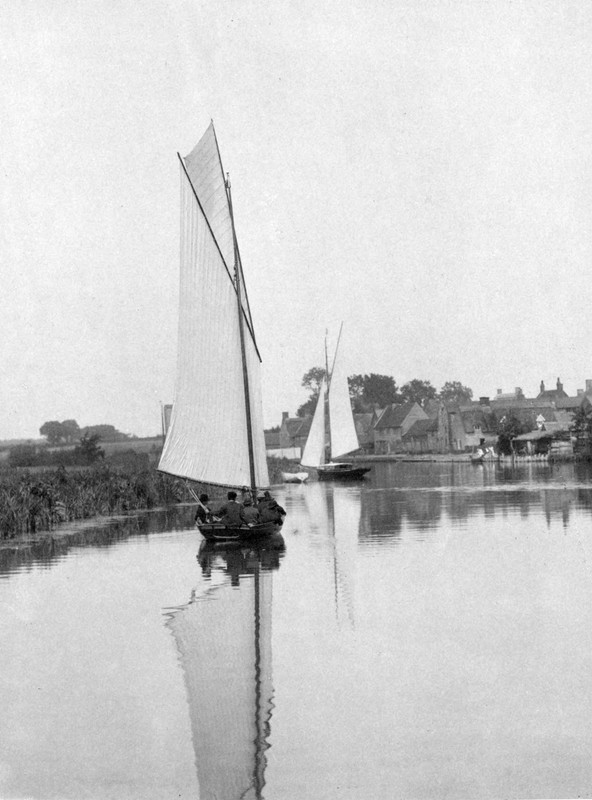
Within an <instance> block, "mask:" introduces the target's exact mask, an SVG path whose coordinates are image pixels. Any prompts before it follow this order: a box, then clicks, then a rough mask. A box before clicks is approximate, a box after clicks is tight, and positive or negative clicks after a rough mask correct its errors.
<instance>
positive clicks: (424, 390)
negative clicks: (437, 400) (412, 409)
mask: <svg viewBox="0 0 592 800" xmlns="http://www.w3.org/2000/svg"><path fill="white" fill-rule="evenodd" d="M435 396H436V389H435V388H434V387H433V386H432V384H431V383H430V382H429V381H422V380H419V378H414V379H413V380H412V381H408V382H407V383H406V384H405V385H404V386H402V387H401V399H402V400H403V402H404V403H419V405H420V406H424V405H425V404H426V403H427V402H428V401H429V400H433V399H434V397H435Z"/></svg>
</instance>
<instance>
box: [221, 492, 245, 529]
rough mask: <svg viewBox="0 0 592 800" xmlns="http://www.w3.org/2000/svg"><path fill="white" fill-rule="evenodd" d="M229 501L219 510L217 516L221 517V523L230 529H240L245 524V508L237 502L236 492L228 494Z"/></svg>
mask: <svg viewBox="0 0 592 800" xmlns="http://www.w3.org/2000/svg"><path fill="white" fill-rule="evenodd" d="M226 497H227V498H228V500H227V501H226V503H224V505H223V506H222V507H221V508H219V509H218V512H217V515H216V516H218V517H220V522H222V523H223V524H224V525H226V526H227V527H230V528H238V527H239V526H240V525H242V524H243V522H244V521H245V520H244V517H243V506H242V504H241V503H237V501H236V492H228V494H227V495H226Z"/></svg>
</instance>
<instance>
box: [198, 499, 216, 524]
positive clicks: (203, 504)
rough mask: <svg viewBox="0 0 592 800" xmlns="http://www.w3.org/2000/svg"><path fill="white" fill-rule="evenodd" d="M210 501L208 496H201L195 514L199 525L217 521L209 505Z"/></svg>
mask: <svg viewBox="0 0 592 800" xmlns="http://www.w3.org/2000/svg"><path fill="white" fill-rule="evenodd" d="M209 499H210V498H209V497H208V496H207V494H200V496H199V505H198V506H197V511H196V512H195V521H196V522H197V524H198V525H200V524H201V523H202V522H213V521H214V519H215V517H214V514H213V513H212V509H211V508H210V507H209V505H208V502H209Z"/></svg>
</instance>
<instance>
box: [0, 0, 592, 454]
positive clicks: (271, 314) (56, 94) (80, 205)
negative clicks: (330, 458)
mask: <svg viewBox="0 0 592 800" xmlns="http://www.w3.org/2000/svg"><path fill="white" fill-rule="evenodd" d="M0 26H1V27H0V30H2V42H3V47H2V53H1V55H0V64H1V72H0V78H1V82H0V97H1V98H2V100H1V102H2V125H1V126H0V167H1V170H2V181H1V190H0V191H1V208H2V220H1V225H0V255H1V265H2V292H1V294H0V341H1V342H2V348H1V351H0V352H1V361H0V370H1V381H0V438H2V439H3V438H16V437H35V436H38V435H39V434H38V430H39V427H40V425H41V424H42V423H43V422H44V421H46V420H49V419H57V420H60V421H61V420H63V419H68V418H70V419H71V418H73V419H76V420H77V421H78V423H79V424H80V425H81V426H83V425H92V424H98V423H110V424H113V425H115V426H116V427H117V428H119V429H120V430H122V431H125V432H127V433H133V434H137V435H149V434H152V433H157V432H158V431H159V428H160V411H159V403H160V401H164V402H170V401H171V400H172V397H173V389H174V371H175V359H176V336H177V287H178V253H179V244H178V242H179V167H178V161H177V157H176V152H177V151H180V152H181V154H182V155H186V154H187V153H188V152H189V151H190V150H191V149H192V147H193V146H194V144H195V143H196V142H197V140H198V139H199V138H200V136H201V135H202V133H203V131H204V130H205V128H206V126H207V125H208V123H209V121H210V119H211V118H212V119H213V120H214V123H215V125H216V131H217V135H218V140H219V144H220V148H221V152H222V158H223V161H224V167H225V169H226V170H228V171H229V172H230V174H231V178H232V186H233V200H234V205H235V215H236V222H237V228H238V236H239V242H240V247H241V254H242V257H243V264H244V269H245V275H246V280H247V286H248V290H249V297H250V300H251V307H252V311H253V317H254V322H255V328H256V333H257V337H258V342H259V347H260V351H261V353H262V356H263V360H264V364H263V372H262V375H263V395H264V413H265V421H266V424H267V425H273V424H277V423H278V422H279V421H280V417H281V412H282V411H283V410H289V411H290V412H291V413H294V412H295V411H296V408H297V407H298V406H299V405H300V404H301V403H302V402H303V401H304V400H305V399H306V393H305V391H304V390H303V389H302V388H301V386H300V382H301V379H302V375H303V373H304V372H306V371H307V370H308V369H309V368H310V367H311V366H314V365H317V364H322V363H323V339H324V334H325V329H326V328H328V329H329V331H330V333H331V334H333V339H334V337H335V335H336V334H337V331H338V327H339V323H340V322H341V321H343V322H344V339H343V357H344V359H345V361H346V364H347V369H348V372H349V374H353V373H359V372H361V373H364V372H379V373H384V374H389V375H393V376H394V377H395V380H396V381H397V383H398V384H399V385H401V384H403V383H405V382H406V381H408V380H410V379H412V378H422V379H425V380H429V381H431V382H432V383H433V384H434V385H435V386H436V388H440V387H441V386H442V384H443V383H444V382H445V381H447V380H460V381H462V382H463V383H464V384H466V385H468V386H470V387H471V388H472V389H473V391H474V393H475V396H478V395H483V394H485V395H493V394H495V392H496V389H498V388H503V390H504V391H509V390H511V389H513V388H514V386H522V388H523V389H524V391H525V392H526V394H527V395H534V394H536V393H537V392H538V387H539V382H540V380H541V379H543V380H545V382H546V384H547V388H550V387H552V386H554V384H555V380H556V379H557V377H558V376H560V377H561V378H562V380H563V382H564V385H565V388H566V390H567V391H568V392H569V393H570V394H575V393H576V390H577V389H578V388H581V387H583V386H584V381H585V379H586V378H592V336H591V335H590V323H589V320H590V315H591V308H592V282H591V281H590V275H589V263H590V259H591V255H592V253H591V250H592V235H591V231H590V226H591V224H592V214H591V205H592V130H591V124H592V97H591V89H590V77H591V75H592V47H591V46H590V42H592V3H588V2H582V1H581V0H577V2H568V1H567V0H566V1H565V2H562V1H561V0H554V1H552V2H541V0H533V1H532V2H510V1H509V0H497V1H496V2H485V1H484V0H471V1H470V2H460V1H458V2H451V1H450V0H433V1H432V2H429V0H427V1H426V2H419V0H412V1H408V2H401V1H400V0H380V2H379V1H378V0H363V2H362V0H358V1H356V2H350V3H348V2H343V1H342V0H339V1H337V0H336V1H335V2H332V1H331V2H327V1H326V0H304V1H303V2H299V1H298V0H293V1H292V2H288V0H275V2H273V3H263V2H253V1H251V2H249V0H240V2H238V0H236V1H235V2H227V1H225V0H202V1H201V2H195V1H191V2H189V1H186V2H182V1H180V0H175V1H173V0H142V2H141V3H138V2H128V1H127V0H112V2H107V1H106V0H86V1H81V2H76V3H74V2H66V1H65V0H31V1H30V2H24V1H23V0H6V2H4V3H3V4H2V6H1V7H0ZM223 368H224V365H222V364H221V369H222V370H223ZM212 400H213V401H215V398H212Z"/></svg>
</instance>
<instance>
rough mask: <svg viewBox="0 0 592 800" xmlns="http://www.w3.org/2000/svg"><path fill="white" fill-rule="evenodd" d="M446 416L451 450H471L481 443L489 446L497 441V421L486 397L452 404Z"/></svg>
mask: <svg viewBox="0 0 592 800" xmlns="http://www.w3.org/2000/svg"><path fill="white" fill-rule="evenodd" d="M448 416H449V420H450V422H449V424H450V447H451V450H452V451H453V452H458V453H464V452H471V451H472V450H474V449H475V448H476V447H479V446H480V445H481V444H484V445H486V446H488V447H489V446H492V445H494V444H495V443H496V442H497V423H496V420H495V417H494V415H493V414H492V411H491V407H490V404H489V398H488V397H481V398H480V399H479V401H476V402H473V403H463V404H461V405H458V404H452V405H450V406H449V408H448Z"/></svg>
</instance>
